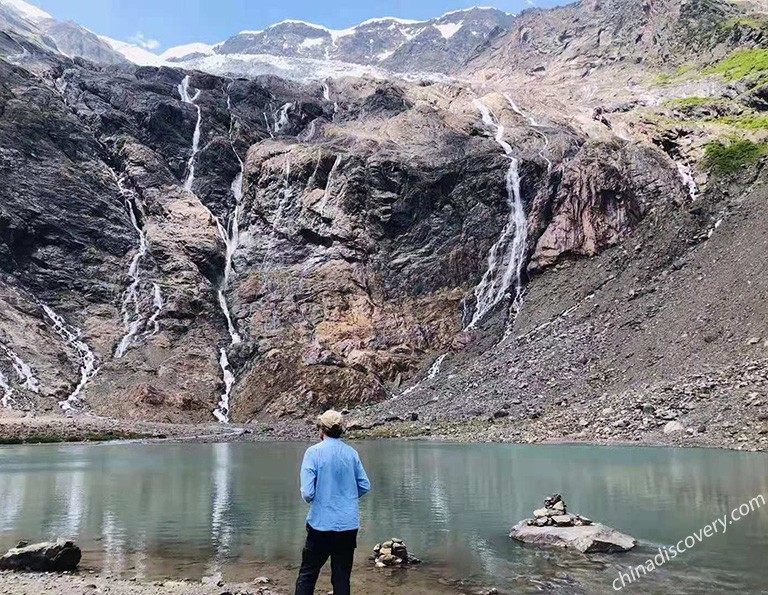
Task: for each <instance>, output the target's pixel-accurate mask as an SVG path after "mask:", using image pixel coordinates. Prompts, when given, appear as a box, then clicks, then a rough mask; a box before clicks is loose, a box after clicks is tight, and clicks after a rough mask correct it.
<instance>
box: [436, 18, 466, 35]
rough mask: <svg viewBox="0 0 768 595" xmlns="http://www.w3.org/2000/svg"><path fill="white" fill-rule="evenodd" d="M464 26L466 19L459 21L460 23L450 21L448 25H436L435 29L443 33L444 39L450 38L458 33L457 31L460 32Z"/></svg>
mask: <svg viewBox="0 0 768 595" xmlns="http://www.w3.org/2000/svg"><path fill="white" fill-rule="evenodd" d="M463 26H464V21H459V22H458V23H448V24H446V25H434V27H435V29H437V30H438V31H440V35H442V36H443V38H444V39H450V38H451V37H453V36H454V35H456V33H458V32H459V30H460V29H461V28H462V27H463Z"/></svg>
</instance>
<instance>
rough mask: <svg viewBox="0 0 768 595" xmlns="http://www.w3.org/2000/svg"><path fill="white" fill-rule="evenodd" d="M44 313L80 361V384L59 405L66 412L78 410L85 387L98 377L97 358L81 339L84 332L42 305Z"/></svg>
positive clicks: (48, 307)
mask: <svg viewBox="0 0 768 595" xmlns="http://www.w3.org/2000/svg"><path fill="white" fill-rule="evenodd" d="M41 305H42V307H43V311H44V312H45V313H46V315H47V316H48V318H50V319H51V322H52V323H53V330H55V331H56V334H57V335H59V337H61V338H62V339H63V340H64V342H65V343H66V344H67V345H69V346H70V347H72V348H73V349H74V350H75V351H76V352H77V355H78V357H79V359H80V382H78V384H77V386H76V387H75V390H74V391H73V392H72V394H70V395H69V397H67V399H66V400H64V401H59V405H60V406H61V408H62V409H63V410H64V411H71V410H72V409H78V408H79V407H80V406H81V405H82V402H81V401H80V393H82V391H83V389H84V388H85V385H86V384H88V381H89V380H90V379H91V378H93V377H94V376H95V375H96V372H98V369H97V368H96V356H95V355H94V354H93V351H91V348H90V347H88V344H87V343H85V341H82V340H81V339H80V336H81V335H82V332H81V331H80V329H78V328H75V327H72V326H69V325H68V324H67V323H66V322H65V321H64V319H63V318H62V317H61V316H59V315H58V314H56V312H54V311H53V310H52V309H51V308H50V306H47V305H46V304H41Z"/></svg>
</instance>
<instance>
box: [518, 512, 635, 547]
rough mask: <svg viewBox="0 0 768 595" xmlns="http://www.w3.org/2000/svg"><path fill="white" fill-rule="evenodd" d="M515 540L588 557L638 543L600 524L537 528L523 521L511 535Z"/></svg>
mask: <svg viewBox="0 0 768 595" xmlns="http://www.w3.org/2000/svg"><path fill="white" fill-rule="evenodd" d="M509 536H510V537H511V538H512V539H516V540H517V541H522V542H523V543H530V544H533V545H543V546H554V547H561V548H565V549H574V550H577V551H579V552H582V553H585V554H597V553H605V554H615V553H620V552H626V551H629V550H631V549H632V548H634V547H635V546H636V545H637V541H636V540H635V539H634V538H633V537H630V536H629V535H625V534H624V533H620V532H619V531H616V530H615V529H611V528H610V527H606V526H605V525H601V524H599V523H596V524H593V525H582V526H580V527H576V526H574V527H557V526H548V527H536V526H534V525H529V524H528V519H526V520H524V521H520V522H519V523H518V524H517V525H515V526H514V527H513V528H512V532H511V533H510V534H509Z"/></svg>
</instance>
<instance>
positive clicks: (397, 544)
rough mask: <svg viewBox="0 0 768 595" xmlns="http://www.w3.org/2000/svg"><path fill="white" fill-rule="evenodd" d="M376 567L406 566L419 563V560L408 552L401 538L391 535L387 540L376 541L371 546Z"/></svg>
mask: <svg viewBox="0 0 768 595" xmlns="http://www.w3.org/2000/svg"><path fill="white" fill-rule="evenodd" d="M371 560H373V562H374V563H375V564H376V568H386V567H388V566H407V565H409V564H420V563H421V560H419V559H418V558H414V557H413V556H411V555H410V554H409V553H408V548H407V547H406V546H405V542H404V541H403V540H402V539H398V538H397V537H393V538H392V539H390V540H389V541H385V542H383V543H377V544H376V546H375V547H374V548H373V557H372V558H371Z"/></svg>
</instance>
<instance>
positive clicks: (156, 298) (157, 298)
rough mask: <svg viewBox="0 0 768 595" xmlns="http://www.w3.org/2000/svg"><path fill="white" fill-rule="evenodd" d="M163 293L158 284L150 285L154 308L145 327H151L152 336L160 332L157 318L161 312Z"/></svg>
mask: <svg viewBox="0 0 768 595" xmlns="http://www.w3.org/2000/svg"><path fill="white" fill-rule="evenodd" d="M163 305H164V303H163V293H162V291H161V290H160V285H159V284H158V283H153V284H152V306H153V307H154V308H155V311H154V312H153V313H152V316H150V318H149V321H148V322H147V326H151V327H152V334H153V335H156V334H157V333H159V332H160V323H159V322H158V321H157V318H158V317H159V316H160V313H161V312H162V311H163Z"/></svg>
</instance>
